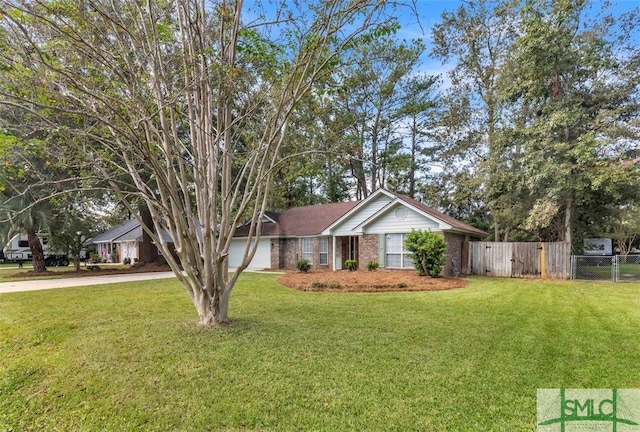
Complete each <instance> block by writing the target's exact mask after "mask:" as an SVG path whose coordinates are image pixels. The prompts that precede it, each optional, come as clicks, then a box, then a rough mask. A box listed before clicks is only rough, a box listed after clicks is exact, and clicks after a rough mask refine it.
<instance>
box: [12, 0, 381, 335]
mask: <svg viewBox="0 0 640 432" xmlns="http://www.w3.org/2000/svg"><path fill="white" fill-rule="evenodd" d="M250 7H251V10H248V7H246V6H245V5H244V4H243V2H242V1H241V0H238V1H233V0H232V1H226V0H221V1H212V2H204V1H195V0H175V1H160V2H147V3H136V2H128V1H102V0H88V1H84V2H75V1H70V0H62V1H58V2H46V1H38V0H36V1H28V2H27V1H25V2H22V1H17V0H5V1H1V2H0V13H1V14H2V17H3V18H2V25H3V26H4V28H5V29H6V34H7V35H8V37H9V39H10V44H12V45H14V46H20V47H25V50H26V53H27V55H26V56H24V55H23V56H12V55H7V54H6V53H5V58H4V59H3V68H2V69H3V71H4V75H6V77H3V80H0V81H4V80H12V79H14V77H15V75H16V71H25V72H26V73H29V74H38V75H39V77H40V79H41V80H43V81H45V82H46V83H48V84H49V86H50V87H49V88H50V89H51V91H52V92H54V93H55V98H53V99H52V100H39V99H37V98H33V97H27V96H28V93H26V92H20V91H15V90H14V88H16V87H13V86H11V85H6V84H0V94H1V98H0V102H1V103H7V104H14V105H20V106H23V107H24V108H25V109H27V110H30V111H31V112H33V113H34V114H37V115H39V116H40V118H41V120H42V122H41V124H42V125H43V128H44V127H51V125H52V124H53V125H55V116H56V115H57V114H59V113H65V114H67V115H68V114H73V115H76V116H82V118H84V119H85V122H84V123H83V127H68V128H67V129H66V130H65V132H66V133H68V134H69V135H74V136H76V137H82V138H84V139H82V140H72V141H70V143H69V146H75V147H74V150H76V151H79V150H81V151H82V153H83V155H84V156H85V157H86V160H88V161H90V163H91V165H92V167H93V168H94V169H95V170H96V172H97V173H98V174H99V175H100V176H101V177H102V178H103V179H105V180H107V181H108V182H109V184H110V187H111V189H112V190H113V191H115V192H116V193H117V194H118V197H119V198H120V200H121V201H122V203H123V204H124V205H125V206H127V207H128V208H129V210H130V211H131V213H132V214H136V211H135V210H136V208H135V207H134V203H137V202H138V200H141V201H142V202H144V203H145V204H146V205H147V206H148V208H149V211H150V213H151V216H152V219H153V227H149V229H147V230H146V232H147V233H148V234H149V236H151V237H152V238H153V240H154V242H155V244H156V245H157V246H158V247H159V249H160V250H161V252H162V253H163V254H164V256H165V258H166V259H167V261H168V262H169V265H170V266H171V267H172V268H173V270H174V271H175V273H176V275H177V277H178V279H179V280H180V282H182V284H183V285H184V287H185V289H186V291H187V293H188V294H189V296H190V298H191V299H192V301H193V303H194V305H195V307H196V310H197V313H198V317H199V318H198V322H199V323H200V324H201V325H205V326H208V325H214V324H218V323H224V322H226V321H228V308H229V298H230V295H231V291H232V288H233V286H234V284H235V282H236V281H237V279H238V276H239V275H240V273H241V272H242V270H243V269H244V268H246V266H247V265H248V264H249V262H250V260H251V259H252V258H253V255H254V253H255V251H256V247H257V238H258V237H259V236H260V232H261V224H260V221H261V219H262V215H263V214H264V211H265V209H266V204H267V202H268V199H267V198H268V193H269V190H270V186H271V181H272V176H273V173H274V171H275V170H276V169H277V167H278V165H279V164H280V163H281V158H280V156H281V150H282V147H283V145H284V143H286V139H287V135H288V127H289V120H290V118H291V115H292V113H293V112H294V111H295V110H296V107H297V106H298V104H299V103H300V101H301V100H302V99H303V98H304V96H305V95H307V94H308V92H309V91H310V89H311V88H312V86H313V83H314V82H315V81H317V80H318V79H319V78H320V77H322V76H325V75H327V74H330V73H331V72H332V71H333V70H334V69H335V68H336V67H338V66H339V64H340V60H341V58H340V55H341V54H342V53H343V52H344V50H345V49H346V48H348V47H353V46H355V45H357V43H358V38H360V37H365V36H368V37H371V36H370V35H368V33H369V34H376V33H377V29H379V28H380V26H384V25H385V23H386V15H385V10H384V7H385V3H384V2H379V1H374V0H358V1H348V0H329V1H318V2H310V3H309V2H305V3H304V4H300V3H294V4H287V5H286V8H285V5H284V4H279V3H278V4H276V5H273V4H269V5H267V4H264V5H262V4H261V3H260V2H255V3H252V4H251V6H250ZM245 12H247V14H246V18H244V17H245ZM5 83H6V81H5ZM79 146H80V147H79ZM246 220H249V221H250V223H249V226H250V229H249V236H248V237H247V241H246V246H245V250H244V260H243V262H242V264H241V265H240V266H239V268H238V269H237V271H235V272H234V273H233V274H229V273H228V267H227V255H228V253H229V247H230V244H231V239H232V236H233V233H234V230H235V229H236V227H237V226H238V225H240V224H241V223H242V222H244V221H246ZM163 229H166V230H167V231H168V232H169V233H170V235H171V237H172V239H173V243H174V245H175V251H176V253H177V255H178V257H179V262H178V261H177V260H174V259H173V257H172V254H171V250H170V248H169V245H168V244H167V241H166V239H165V238H164V237H163V236H162V235H158V234H157V233H161V232H162V230H163ZM183 269H184V272H183V271H182V270H183Z"/></svg>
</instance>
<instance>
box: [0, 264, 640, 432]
mask: <svg viewBox="0 0 640 432" xmlns="http://www.w3.org/2000/svg"><path fill="white" fill-rule="evenodd" d="M277 277H278V276H277V275H265V274H246V275H244V276H243V277H242V278H241V281H240V283H239V284H238V286H237V287H236V290H235V291H234V294H233V295H232V300H231V302H232V303H231V314H232V316H233V318H235V324H234V325H233V326H231V327H228V328H223V329H209V330H205V329H200V328H197V327H196V326H195V322H196V316H195V312H194V308H193V307H192V305H191V304H190V302H189V300H188V298H187V295H186V294H185V293H184V291H183V290H182V289H181V288H180V287H179V285H178V284H177V282H176V281H175V280H172V279H167V280H154V281H149V282H145V283H142V282H137V283H130V284H121V285H101V286H97V287H88V288H87V287H84V288H72V289H57V290H49V291H40V292H37V291H36V292H26V293H13V294H0V430H1V431H4V430H16V431H17V430H20V431H25V430H26V431H28V430H34V431H35V430H37V431H41V430H64V431H75V430H82V431H86V430H89V431H90V430H108V431H130V430H145V431H147V430H156V431H169V430H181V431H182V430H196V431H206V430H211V431H220V430H224V431H240V430H243V431H244V430H281V431H289V430H296V431H307V430H322V431H336V430H357V431H364V430H380V431H389V430H398V431H422V430H424V431H490V430H491V431H534V430H535V428H536V426H535V415H536V389H538V388H558V387H568V388H611V387H616V388H629V387H639V386H640V368H639V367H638V365H640V295H639V293H640V284H610V283H582V282H549V281H545V282H541V281H529V280H514V279H492V278H474V279H472V280H471V282H470V283H469V285H467V286H466V287H465V288H460V289H455V290H448V291H431V292H389V293H318V292H301V291H297V290H294V289H289V288H284V287H282V286H280V285H278V284H277V283H276V282H275V280H276V279H277Z"/></svg>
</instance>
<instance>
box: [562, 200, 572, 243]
mask: <svg viewBox="0 0 640 432" xmlns="http://www.w3.org/2000/svg"><path fill="white" fill-rule="evenodd" d="M574 210H575V203H574V201H573V198H568V199H567V203H566V207H565V213H564V241H566V242H568V243H569V244H570V245H571V248H572V249H573V220H574V216H573V214H574Z"/></svg>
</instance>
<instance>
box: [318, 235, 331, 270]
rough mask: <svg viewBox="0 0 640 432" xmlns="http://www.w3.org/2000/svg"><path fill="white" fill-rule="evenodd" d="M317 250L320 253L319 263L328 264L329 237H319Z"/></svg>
mask: <svg viewBox="0 0 640 432" xmlns="http://www.w3.org/2000/svg"><path fill="white" fill-rule="evenodd" d="M318 251H319V253H320V265H327V264H329V238H328V237H320V242H319V244H318Z"/></svg>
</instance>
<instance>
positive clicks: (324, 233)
mask: <svg viewBox="0 0 640 432" xmlns="http://www.w3.org/2000/svg"><path fill="white" fill-rule="evenodd" d="M412 229H422V230H430V231H433V232H439V233H442V234H443V236H444V238H445V240H446V241H447V243H448V245H449V247H448V250H447V261H446V264H445V268H444V271H443V273H444V274H445V275H453V274H455V273H456V272H459V271H460V269H461V268H462V267H461V266H462V258H463V250H462V249H463V244H464V242H465V241H471V240H480V239H482V238H484V237H486V236H487V233H486V232H484V231H481V230H479V229H477V228H474V227H472V226H470V225H467V224H465V223H463V222H460V221H459V220H457V219H454V218H452V217H450V216H447V215H445V214H443V213H441V212H439V211H437V210H434V209H433V208H431V207H429V206H427V205H424V204H423V203H421V202H419V201H416V200H414V199H412V198H409V197H408V196H405V195H399V194H395V193H392V192H389V191H387V190H385V189H378V190H377V191H375V192H374V193H372V194H371V195H369V196H368V197H367V198H366V199H364V200H362V201H352V202H345V203H333V204H322V205H315V206H306V207H296V208H292V209H290V210H287V211H285V212H283V213H279V214H278V213H271V212H269V213H267V214H265V218H264V219H263V225H262V236H261V238H260V240H259V243H258V249H257V251H256V255H255V257H254V258H253V260H252V262H251V264H250V267H253V268H271V269H286V268H295V267H296V262H297V261H298V260H299V259H301V258H305V259H307V260H309V262H310V263H311V264H312V267H313V268H325V269H331V270H340V269H343V268H345V264H344V263H345V261H346V260H356V261H357V262H358V266H359V267H360V268H362V269H364V268H366V265H367V263H368V262H369V261H376V262H378V264H379V265H380V267H381V268H388V269H405V268H411V269H413V268H414V267H413V262H412V259H411V253H410V252H408V251H407V250H405V249H404V239H405V236H406V235H407V234H408V233H409V232H411V230H412ZM247 234H248V227H247V226H243V227H239V228H238V229H237V230H236V233H235V235H234V237H235V238H234V239H233V241H232V245H231V249H230V251H229V266H230V267H236V266H238V265H239V264H240V262H241V260H242V255H243V250H244V245H245V239H246V236H247ZM243 237H244V238H243Z"/></svg>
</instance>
